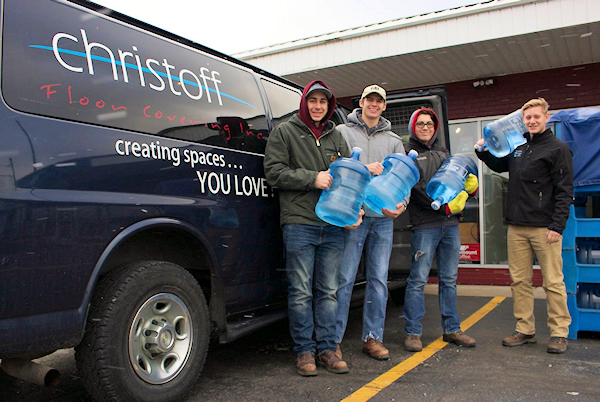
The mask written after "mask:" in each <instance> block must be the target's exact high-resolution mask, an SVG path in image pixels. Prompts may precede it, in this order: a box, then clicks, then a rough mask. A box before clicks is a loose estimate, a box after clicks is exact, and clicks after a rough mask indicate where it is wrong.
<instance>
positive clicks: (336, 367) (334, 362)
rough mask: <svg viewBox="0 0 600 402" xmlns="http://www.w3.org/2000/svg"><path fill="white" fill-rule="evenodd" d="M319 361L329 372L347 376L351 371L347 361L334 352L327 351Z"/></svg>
mask: <svg viewBox="0 0 600 402" xmlns="http://www.w3.org/2000/svg"><path fill="white" fill-rule="evenodd" d="M319 361H320V362H321V363H322V364H323V365H324V366H325V368H326V369H327V371H330V372H332V373H335V374H345V373H348V372H349V371H350V369H349V368H348V365H347V364H346V362H345V361H343V360H342V359H340V358H339V357H337V356H336V355H335V352H334V351H333V350H326V351H325V352H323V354H321V355H320V356H319Z"/></svg>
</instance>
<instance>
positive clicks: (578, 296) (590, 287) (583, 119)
mask: <svg viewBox="0 0 600 402" xmlns="http://www.w3.org/2000/svg"><path fill="white" fill-rule="evenodd" d="M549 122H553V123H556V124H555V126H554V131H555V133H556V136H557V137H558V138H560V139H562V140H563V141H564V142H565V143H567V144H569V147H570V148H571V150H572V151H573V184H574V186H575V191H574V194H573V195H574V203H573V204H571V207H570V210H569V218H568V219H567V227H566V228H565V230H564V231H563V233H562V235H563V240H562V258H563V274H564V276H565V285H566V287H567V306H568V307H569V313H570V315H571V325H570V326H569V336H568V337H569V339H577V335H578V332H580V331H596V332H600V297H599V295H600V214H599V212H598V211H597V209H596V208H594V205H597V204H598V201H600V173H599V172H600V159H598V157H597V155H598V149H600V109H597V108H580V109H571V110H563V111H560V112H558V113H556V114H554V115H553V116H552V117H551V118H550V120H549Z"/></svg>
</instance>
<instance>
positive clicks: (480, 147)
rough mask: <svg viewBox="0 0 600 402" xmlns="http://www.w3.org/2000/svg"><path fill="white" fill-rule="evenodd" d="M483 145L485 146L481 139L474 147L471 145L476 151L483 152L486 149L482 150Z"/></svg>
mask: <svg viewBox="0 0 600 402" xmlns="http://www.w3.org/2000/svg"><path fill="white" fill-rule="evenodd" d="M483 144H485V140H484V139H483V138H480V139H479V141H477V142H476V143H475V145H473V148H475V150H476V151H479V152H481V151H485V150H486V149H487V148H483Z"/></svg>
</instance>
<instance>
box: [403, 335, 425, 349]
mask: <svg viewBox="0 0 600 402" xmlns="http://www.w3.org/2000/svg"><path fill="white" fill-rule="evenodd" d="M404 349H406V350H408V351H409V352H420V351H422V350H423V343H422V342H421V337H420V336H419V335H406V336H405V337H404Z"/></svg>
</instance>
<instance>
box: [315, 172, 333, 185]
mask: <svg viewBox="0 0 600 402" xmlns="http://www.w3.org/2000/svg"><path fill="white" fill-rule="evenodd" d="M331 182H333V176H332V175H331V174H330V173H329V169H327V170H323V171H321V172H319V173H318V174H317V180H315V187H316V188H318V189H319V190H329V186H331Z"/></svg>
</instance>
